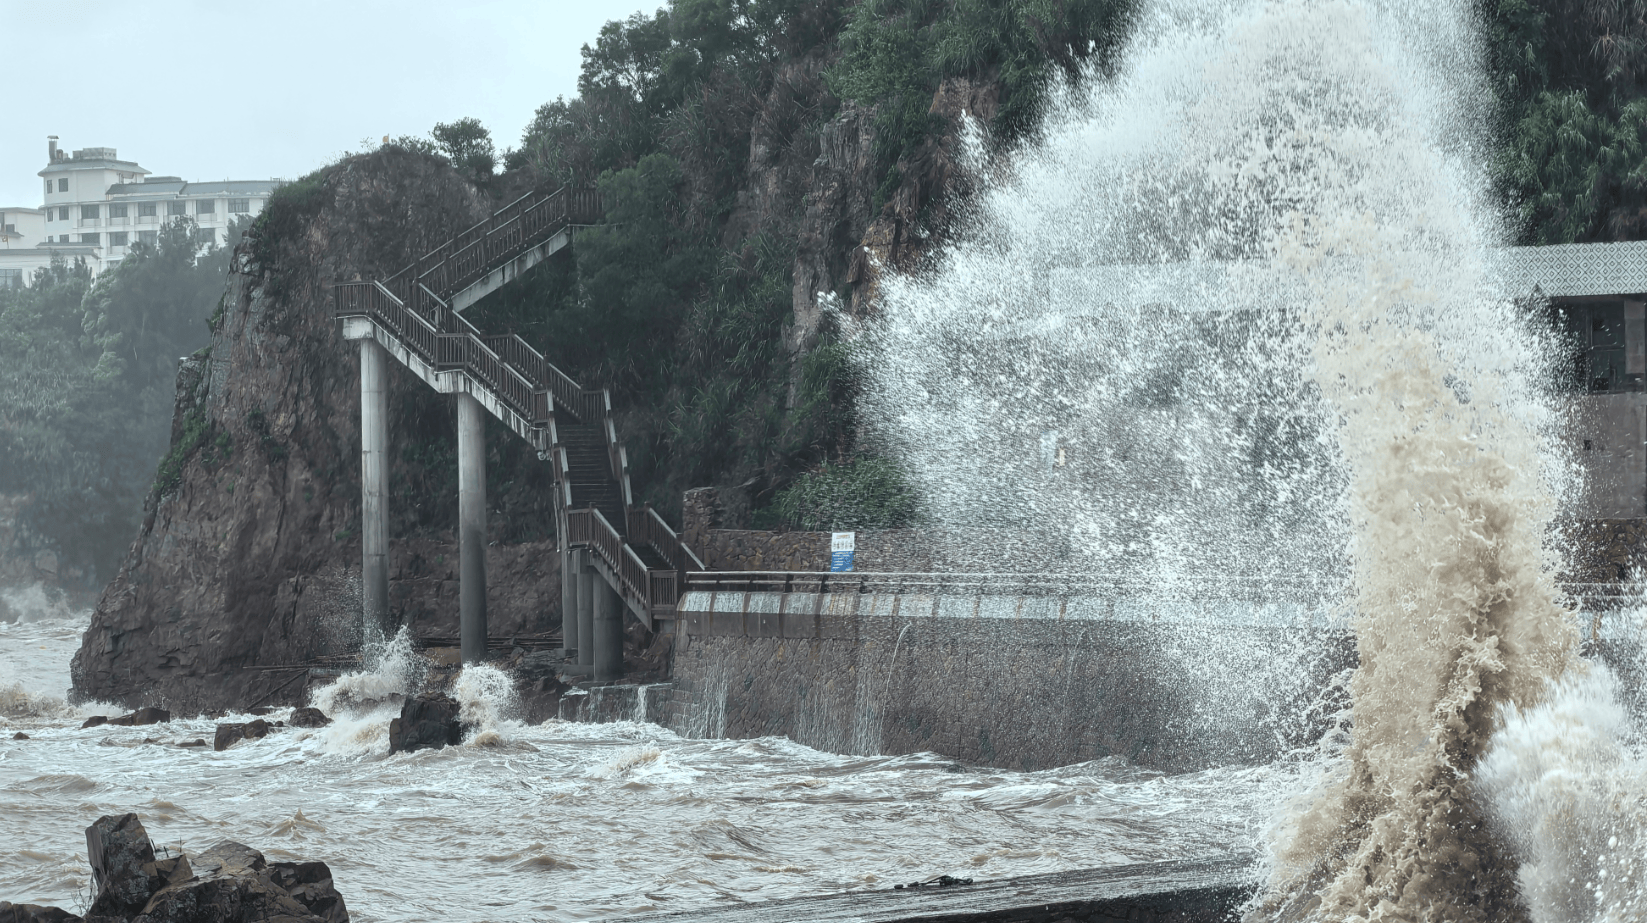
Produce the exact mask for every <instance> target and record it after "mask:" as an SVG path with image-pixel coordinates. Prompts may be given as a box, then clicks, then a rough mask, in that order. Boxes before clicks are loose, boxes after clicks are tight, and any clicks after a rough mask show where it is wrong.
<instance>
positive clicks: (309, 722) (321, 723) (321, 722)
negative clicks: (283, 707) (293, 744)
mask: <svg viewBox="0 0 1647 923" xmlns="http://www.w3.org/2000/svg"><path fill="white" fill-rule="evenodd" d="M288 723H289V724H291V726H292V727H295V728H323V727H325V726H326V725H328V724H331V723H332V719H330V718H328V717H326V713H325V712H323V711H321V710H320V709H318V708H300V709H298V710H297V711H294V712H292V720H291V721H290V722H288Z"/></svg>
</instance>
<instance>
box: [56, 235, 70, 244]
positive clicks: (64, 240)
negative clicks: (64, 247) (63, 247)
mask: <svg viewBox="0 0 1647 923" xmlns="http://www.w3.org/2000/svg"><path fill="white" fill-rule="evenodd" d="M57 242H58V243H60V244H66V243H68V242H69V235H67V234H59V235H57Z"/></svg>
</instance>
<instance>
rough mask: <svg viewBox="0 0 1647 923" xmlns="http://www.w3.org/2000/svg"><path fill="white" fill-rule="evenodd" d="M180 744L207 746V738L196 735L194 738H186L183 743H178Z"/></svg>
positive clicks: (182, 745)
mask: <svg viewBox="0 0 1647 923" xmlns="http://www.w3.org/2000/svg"><path fill="white" fill-rule="evenodd" d="M178 746H179V747H204V746H206V738H204V737H196V738H195V739H194V740H185V741H183V742H182V743H180V744H178Z"/></svg>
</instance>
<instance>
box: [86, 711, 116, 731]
mask: <svg viewBox="0 0 1647 923" xmlns="http://www.w3.org/2000/svg"><path fill="white" fill-rule="evenodd" d="M108 723H109V719H108V718H106V717H104V716H103V715H92V716H91V717H90V718H87V719H86V722H85V723H84V724H82V725H80V729H81V730H85V729H86V728H94V727H97V726H98V725H100V724H108Z"/></svg>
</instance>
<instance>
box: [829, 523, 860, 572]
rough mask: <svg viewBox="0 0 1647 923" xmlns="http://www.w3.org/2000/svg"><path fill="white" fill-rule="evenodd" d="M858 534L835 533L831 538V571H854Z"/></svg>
mask: <svg viewBox="0 0 1647 923" xmlns="http://www.w3.org/2000/svg"><path fill="white" fill-rule="evenodd" d="M857 539H858V533H856V532H833V533H831V534H830V536H829V569H830V570H831V571H847V570H851V569H852V559H853V556H854V555H855V554H856V551H857V546H858V541H857Z"/></svg>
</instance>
